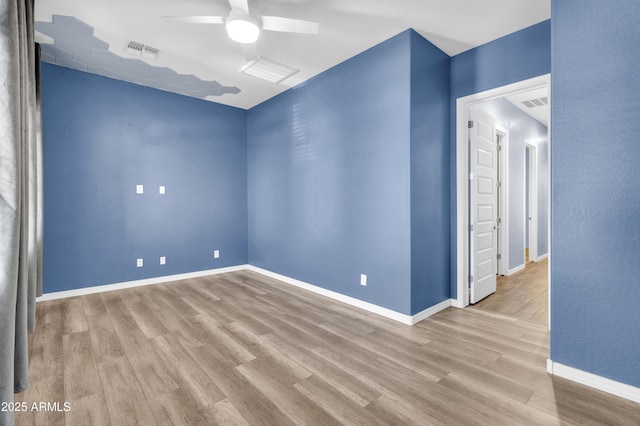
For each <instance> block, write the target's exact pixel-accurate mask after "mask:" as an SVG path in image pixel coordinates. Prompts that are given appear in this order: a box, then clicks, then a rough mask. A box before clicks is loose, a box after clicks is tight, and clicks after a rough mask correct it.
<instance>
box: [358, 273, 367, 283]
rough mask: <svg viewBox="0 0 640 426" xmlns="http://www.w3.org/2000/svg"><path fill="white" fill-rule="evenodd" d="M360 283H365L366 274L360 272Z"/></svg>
mask: <svg viewBox="0 0 640 426" xmlns="http://www.w3.org/2000/svg"><path fill="white" fill-rule="evenodd" d="M360 285H365V286H366V285H367V276H366V275H365V274H360Z"/></svg>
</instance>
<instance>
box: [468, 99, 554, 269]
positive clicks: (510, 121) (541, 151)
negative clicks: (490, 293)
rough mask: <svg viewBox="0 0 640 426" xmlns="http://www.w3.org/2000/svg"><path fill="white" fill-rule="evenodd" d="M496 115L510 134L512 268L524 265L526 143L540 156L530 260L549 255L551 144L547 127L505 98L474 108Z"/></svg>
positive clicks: (510, 236)
mask: <svg viewBox="0 0 640 426" xmlns="http://www.w3.org/2000/svg"><path fill="white" fill-rule="evenodd" d="M476 108H477V109H479V110H482V111H484V112H486V113H487V114H489V115H491V116H493V117H494V118H495V119H496V120H497V122H498V123H500V124H501V125H502V126H504V128H505V129H506V130H507V131H508V132H509V178H508V179H509V185H508V187H509V269H514V268H517V267H518V266H522V265H524V247H525V233H526V232H527V229H528V226H527V225H528V224H527V221H526V220H525V216H526V210H525V204H526V203H527V201H528V199H527V190H526V188H527V187H526V185H525V178H526V164H527V162H526V149H525V145H524V142H525V140H527V141H529V142H531V143H533V144H535V145H536V147H537V153H538V178H539V179H538V252H537V253H531V255H530V257H531V258H534V257H536V256H542V255H544V254H546V253H547V252H548V243H547V240H548V229H549V204H548V200H549V183H548V177H547V176H548V175H549V156H548V152H549V142H548V140H547V127H546V126H545V125H543V124H542V123H540V122H539V121H537V120H535V119H533V118H531V116H529V115H527V114H526V113H525V112H523V111H522V110H520V109H519V108H518V107H516V106H515V105H513V104H512V103H511V102H509V101H508V100H506V99H504V98H499V99H494V100H491V101H487V102H482V103H480V104H476V105H474V106H473V107H472V108H471V110H474V109H476Z"/></svg>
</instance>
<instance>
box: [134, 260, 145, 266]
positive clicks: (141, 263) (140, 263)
mask: <svg viewBox="0 0 640 426" xmlns="http://www.w3.org/2000/svg"><path fill="white" fill-rule="evenodd" d="M142 265H144V261H143V260H142V259H138V260H136V266H137V267H138V268H142Z"/></svg>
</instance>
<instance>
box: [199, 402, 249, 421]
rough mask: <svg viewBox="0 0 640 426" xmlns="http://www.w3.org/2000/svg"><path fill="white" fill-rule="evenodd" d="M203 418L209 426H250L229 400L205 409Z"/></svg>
mask: <svg viewBox="0 0 640 426" xmlns="http://www.w3.org/2000/svg"><path fill="white" fill-rule="evenodd" d="M202 416H203V417H204V421H205V422H206V424H208V425H219V426H249V423H247V421H246V420H245V418H244V417H242V415H241V414H240V413H239V412H238V410H237V409H236V407H234V406H233V404H232V403H231V402H230V401H229V400H228V399H223V400H222V401H218V402H216V403H215V404H213V405H211V406H209V407H207V408H203V409H202Z"/></svg>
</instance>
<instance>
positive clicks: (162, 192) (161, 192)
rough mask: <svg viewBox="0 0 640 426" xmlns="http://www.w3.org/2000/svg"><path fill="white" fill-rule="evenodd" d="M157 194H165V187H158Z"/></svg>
mask: <svg viewBox="0 0 640 426" xmlns="http://www.w3.org/2000/svg"><path fill="white" fill-rule="evenodd" d="M158 192H159V193H160V194H165V192H166V190H165V187H164V186H160V188H159V189H158Z"/></svg>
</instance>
